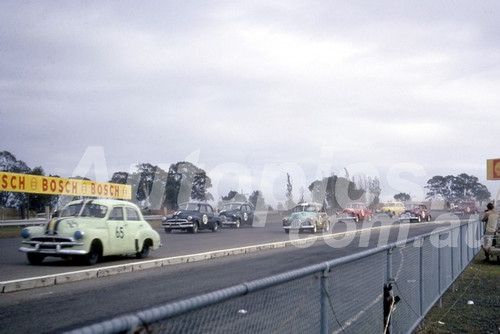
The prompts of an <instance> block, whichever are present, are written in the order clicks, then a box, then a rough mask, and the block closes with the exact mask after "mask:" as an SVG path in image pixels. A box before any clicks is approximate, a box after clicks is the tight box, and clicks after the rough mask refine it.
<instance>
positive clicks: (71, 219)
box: [19, 199, 161, 265]
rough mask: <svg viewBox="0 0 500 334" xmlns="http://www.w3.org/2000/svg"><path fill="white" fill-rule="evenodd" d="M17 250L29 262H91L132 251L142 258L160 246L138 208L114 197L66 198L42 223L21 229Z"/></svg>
mask: <svg viewBox="0 0 500 334" xmlns="http://www.w3.org/2000/svg"><path fill="white" fill-rule="evenodd" d="M21 236H22V238H23V240H22V242H21V243H22V246H21V248H19V250H20V251H21V252H26V253H27V256H28V261H29V262H30V263H31V264H40V263H41V262H42V261H43V260H44V258H45V257H47V256H53V257H61V258H70V259H79V260H82V261H83V262H84V263H86V264H89V265H92V264H95V263H96V262H97V261H99V259H100V258H101V257H103V256H109V255H129V254H135V255H136V256H137V258H145V257H147V256H148V254H149V250H150V249H158V247H160V246H161V241H160V235H159V234H158V232H156V231H155V230H153V228H152V227H151V225H149V223H148V222H146V221H145V220H144V218H143V216H142V214H141V211H140V210H139V208H138V207H137V206H136V205H135V204H133V203H130V202H127V201H122V200H114V199H90V200H89V199H86V200H77V201H73V202H70V203H69V204H68V205H66V206H65V207H64V209H63V210H62V211H61V214H60V215H59V216H58V217H56V218H54V219H52V220H51V221H49V222H48V223H47V224H45V225H44V226H32V227H27V228H25V229H23V231H22V232H21Z"/></svg>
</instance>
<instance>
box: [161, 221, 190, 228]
mask: <svg viewBox="0 0 500 334" xmlns="http://www.w3.org/2000/svg"><path fill="white" fill-rule="evenodd" d="M161 226H162V227H163V228H165V229H171V230H184V229H188V228H193V227H194V222H192V221H187V220H185V219H177V220H167V221H166V222H164V223H162V224H161Z"/></svg>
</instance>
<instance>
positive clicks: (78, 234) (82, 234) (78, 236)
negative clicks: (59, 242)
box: [74, 230, 85, 240]
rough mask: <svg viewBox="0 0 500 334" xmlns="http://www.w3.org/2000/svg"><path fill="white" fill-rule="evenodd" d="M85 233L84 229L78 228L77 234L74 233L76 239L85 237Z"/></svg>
mask: <svg viewBox="0 0 500 334" xmlns="http://www.w3.org/2000/svg"><path fill="white" fill-rule="evenodd" d="M84 235H85V233H83V232H82V231H80V230H76V231H75V234H74V237H75V239H76V240H80V239H83V236H84Z"/></svg>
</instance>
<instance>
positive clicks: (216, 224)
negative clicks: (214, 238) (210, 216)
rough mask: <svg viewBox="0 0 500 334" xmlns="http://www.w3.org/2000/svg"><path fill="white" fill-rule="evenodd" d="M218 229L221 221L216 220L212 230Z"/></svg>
mask: <svg viewBox="0 0 500 334" xmlns="http://www.w3.org/2000/svg"><path fill="white" fill-rule="evenodd" d="M218 229H219V223H217V222H215V223H214V226H212V232H217V230H218Z"/></svg>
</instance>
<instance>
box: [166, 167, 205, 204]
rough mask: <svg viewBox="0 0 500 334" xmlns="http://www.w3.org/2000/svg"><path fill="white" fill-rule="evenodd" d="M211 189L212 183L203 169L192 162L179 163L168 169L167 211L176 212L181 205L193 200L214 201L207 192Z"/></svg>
mask: <svg viewBox="0 0 500 334" xmlns="http://www.w3.org/2000/svg"><path fill="white" fill-rule="evenodd" d="M211 187H212V181H211V179H210V177H208V175H207V173H206V172H205V171H204V170H203V169H201V168H199V167H197V166H195V165H194V164H192V163H190V162H186V161H181V162H177V163H175V164H172V165H170V167H169V169H168V173H167V182H166V188H165V198H164V204H165V206H166V207H167V209H169V210H172V209H173V210H175V209H177V206H178V204H179V203H183V202H187V201H189V200H191V199H193V200H199V201H209V200H213V196H212V194H210V193H209V192H208V190H207V189H209V188H211Z"/></svg>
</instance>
